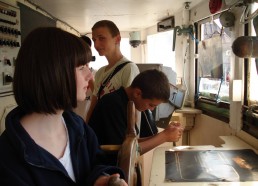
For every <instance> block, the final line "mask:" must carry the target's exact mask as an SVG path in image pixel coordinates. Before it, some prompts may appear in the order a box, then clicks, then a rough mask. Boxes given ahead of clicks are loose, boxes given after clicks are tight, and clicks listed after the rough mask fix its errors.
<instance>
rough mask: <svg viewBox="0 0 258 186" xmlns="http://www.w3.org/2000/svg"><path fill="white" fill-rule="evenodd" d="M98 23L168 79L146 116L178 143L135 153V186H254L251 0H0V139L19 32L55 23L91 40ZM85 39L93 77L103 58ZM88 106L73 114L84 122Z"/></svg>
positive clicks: (126, 51) (257, 100)
mask: <svg viewBox="0 0 258 186" xmlns="http://www.w3.org/2000/svg"><path fill="white" fill-rule="evenodd" d="M104 19H107V20H111V21H113V22H114V23H115V24H116V25H117V26H118V28H119V30H120V34H121V38H122V39H121V44H120V48H121V51H122V53H123V55H124V56H125V57H126V58H128V59H129V60H131V61H132V62H135V63H136V64H137V65H138V67H139V69H140V71H144V70H146V69H150V68H156V69H159V70H161V71H163V72H164V73H165V74H166V75H167V77H168V79H169V82H170V85H171V87H170V98H169V101H168V102H167V103H164V104H161V105H159V106H158V107H157V108H156V109H155V110H154V112H153V113H152V114H153V117H154V119H155V122H156V124H157V126H158V129H159V130H160V131H162V130H163V129H164V128H165V127H167V125H168V123H169V122H170V121H179V122H180V123H181V124H182V125H183V126H184V128H185V130H184V133H183V136H182V138H181V139H180V141H178V142H177V143H172V142H167V143H165V144H162V145H161V146H159V147H157V148H155V149H153V150H152V151H150V152H148V153H146V154H144V155H142V156H140V157H139V161H140V163H141V167H142V168H141V169H142V172H141V180H142V183H141V184H142V185H144V186H147V185H151V186H154V185H159V186H161V185H170V184H171V185H182V184H183V185H191V186H192V185H196V186H197V185H223V186H224V185H232V186H233V185H234V184H235V185H239V186H247V185H248V186H254V185H257V184H258V89H257V87H256V86H257V84H256V83H255V82H258V36H257V35H258V1H257V0H187V1H185V2H184V1H178V0H151V1H150V0H139V1H134V0H120V1H115V0H106V1H103V0H76V1H71V0H54V1H53V0H0V122H1V123H0V134H1V133H2V132H3V131H4V130H5V117H6V115H7V114H8V113H9V112H10V111H11V110H12V109H13V108H15V107H16V106H17V104H16V102H15V99H14V96H13V92H12V90H13V89H12V80H13V74H14V70H15V59H16V57H17V54H18V51H19V49H20V46H22V44H23V41H24V38H25V37H26V36H27V35H28V33H29V32H31V31H32V30H33V29H35V28H37V27H42V26H54V27H59V28H61V29H63V30H66V31H68V32H71V33H73V34H75V35H77V36H83V35H86V36H88V37H89V38H92V30H91V28H92V26H93V25H94V23H96V22H97V21H99V20H104ZM92 43H93V44H92V46H91V49H92V54H93V56H94V57H95V58H94V61H92V62H90V68H91V69H92V71H93V72H96V71H97V70H98V69H99V68H100V67H102V66H104V65H106V64H107V60H106V58H105V57H103V56H100V55H99V54H98V52H97V51H96V50H95V48H94V42H93V41H92ZM153 86H155V84H153ZM89 101H90V99H89V100H86V101H85V103H82V104H78V108H76V109H75V112H77V114H79V115H81V116H82V117H84V118H85V116H86V114H87V109H88V107H89ZM2 150H4V149H1V151H2ZM193 161H194V164H193V165H192V163H193ZM243 161H244V165H242V164H243ZM225 162H226V163H225ZM241 163H242V164H241ZM190 164H191V165H192V166H193V167H190V166H188V165H190ZM239 167H240V168H242V169H241V170H240V169H239ZM222 170H223V171H222Z"/></svg>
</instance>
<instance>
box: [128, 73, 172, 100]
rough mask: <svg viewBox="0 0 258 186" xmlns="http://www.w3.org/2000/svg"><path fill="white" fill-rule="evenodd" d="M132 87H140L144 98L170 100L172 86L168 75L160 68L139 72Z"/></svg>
mask: <svg viewBox="0 0 258 186" xmlns="http://www.w3.org/2000/svg"><path fill="white" fill-rule="evenodd" d="M131 87H132V88H139V89H140V90H141V91H142V98H143V99H159V100H162V101H164V102H166V101H168V99H169V96H170V86H169V81H168V78H167V76H166V75H165V74H164V73H163V72H162V71H159V70H156V69H151V70H145V71H143V72H141V73H140V74H138V75H137V76H136V77H135V78H134V80H133V82H132V84H131Z"/></svg>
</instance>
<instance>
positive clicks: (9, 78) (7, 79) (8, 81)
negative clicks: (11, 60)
mask: <svg viewBox="0 0 258 186" xmlns="http://www.w3.org/2000/svg"><path fill="white" fill-rule="evenodd" d="M12 82H13V77H12V76H11V75H10V74H8V73H3V85H9V84H11V83H12Z"/></svg>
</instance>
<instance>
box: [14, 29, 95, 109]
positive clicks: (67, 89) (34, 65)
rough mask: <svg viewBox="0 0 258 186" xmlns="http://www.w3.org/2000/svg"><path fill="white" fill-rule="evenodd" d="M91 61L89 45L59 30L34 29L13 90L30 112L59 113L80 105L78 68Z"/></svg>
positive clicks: (24, 47)
mask: <svg viewBox="0 0 258 186" xmlns="http://www.w3.org/2000/svg"><path fill="white" fill-rule="evenodd" d="M90 60H91V50H90V48H89V46H88V45H87V44H86V43H85V42H83V41H82V40H81V39H80V38H79V37H77V36H75V35H73V34H71V33H68V32H66V31H63V30H61V29H59V28H56V27H42V28H37V29H35V30H33V31H32V32H31V33H30V34H29V35H28V36H27V37H26V39H25V40H24V42H23V44H22V46H21V48H20V51H19V53H18V56H17V60H16V67H15V72H14V81H13V91H14V96H15V100H16V102H17V104H18V105H19V106H20V107H21V108H22V109H23V110H24V111H26V112H28V113H31V112H38V113H47V114H55V113H56V111H57V110H59V109H62V110H67V109H72V108H74V107H76V106H77V95H76V94H77V92H76V79H75V70H76V69H75V68H76V67H78V66H81V65H85V64H86V63H88V62H89V61H90Z"/></svg>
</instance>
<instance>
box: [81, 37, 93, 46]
mask: <svg viewBox="0 0 258 186" xmlns="http://www.w3.org/2000/svg"><path fill="white" fill-rule="evenodd" d="M81 38H82V40H83V41H85V42H86V43H87V44H88V45H89V46H90V47H91V39H90V38H89V37H88V36H86V35H83V36H81Z"/></svg>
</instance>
